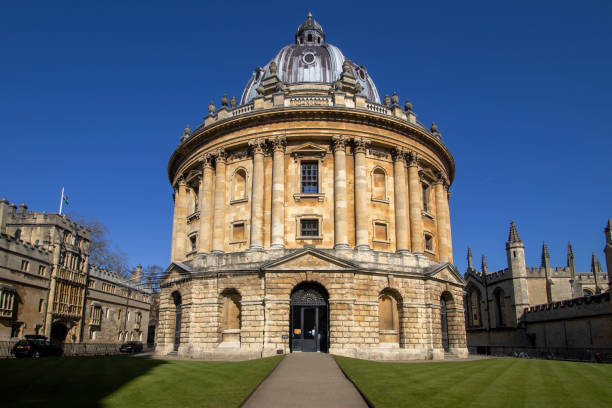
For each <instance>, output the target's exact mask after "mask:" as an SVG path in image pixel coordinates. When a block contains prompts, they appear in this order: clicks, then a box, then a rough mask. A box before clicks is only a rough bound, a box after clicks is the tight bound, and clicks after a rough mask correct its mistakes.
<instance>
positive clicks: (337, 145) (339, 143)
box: [332, 135, 348, 153]
mask: <svg viewBox="0 0 612 408" xmlns="http://www.w3.org/2000/svg"><path fill="white" fill-rule="evenodd" d="M347 142H348V139H347V138H346V137H344V136H342V135H334V136H332V145H333V149H334V153H335V152H336V151H338V150H342V151H345V150H346V143H347Z"/></svg>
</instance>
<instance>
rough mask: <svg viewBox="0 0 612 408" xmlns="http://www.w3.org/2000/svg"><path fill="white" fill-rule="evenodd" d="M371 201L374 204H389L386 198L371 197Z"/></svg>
mask: <svg viewBox="0 0 612 408" xmlns="http://www.w3.org/2000/svg"><path fill="white" fill-rule="evenodd" d="M372 201H374V202H375V203H383V204H389V199H388V198H376V197H372Z"/></svg>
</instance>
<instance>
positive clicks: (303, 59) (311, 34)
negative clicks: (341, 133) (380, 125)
mask: <svg viewBox="0 0 612 408" xmlns="http://www.w3.org/2000/svg"><path fill="white" fill-rule="evenodd" d="M272 62H274V64H275V66H276V67H274V64H273V66H272V71H271V68H270V64H272ZM345 62H347V63H348V66H346V68H348V71H349V72H350V74H351V75H352V76H353V77H355V79H356V81H357V83H359V85H361V87H360V89H361V94H362V95H363V96H365V97H366V99H367V100H368V101H371V102H376V103H380V97H379V95H378V90H377V89H376V85H374V81H373V80H372V78H371V77H370V75H369V73H368V70H367V69H366V68H365V67H364V66H363V65H357V64H356V63H354V62H353V61H351V60H348V59H347V58H346V57H345V56H344V54H342V51H340V49H339V48H338V47H336V46H335V45H332V44H329V43H327V42H326V41H325V32H324V31H323V27H321V25H320V24H319V23H318V22H317V21H316V20H315V19H313V18H312V14H310V13H309V14H308V18H307V19H306V21H304V22H303V23H302V24H300V26H299V27H298V29H297V32H296V33H295V43H294V44H289V45H286V46H285V47H283V48H282V49H281V50H280V51H279V52H278V53H277V54H276V56H275V57H274V58H273V59H272V60H271V61H270V62H268V63H267V64H266V65H265V66H263V67H257V68H255V70H254V71H253V74H252V75H251V78H250V79H249V81H248V83H247V85H246V87H245V88H244V91H243V93H242V99H241V104H245V103H249V102H250V101H252V100H253V98H255V97H257V95H258V91H257V89H258V88H259V87H260V86H261V85H262V81H263V80H264V79H265V78H268V77H270V76H272V75H274V74H276V76H278V78H279V80H280V81H282V82H283V83H285V84H287V85H289V84H313V85H314V84H332V83H334V82H336V81H338V80H340V79H341V76H342V73H343V65H344V63H345ZM275 68H276V69H275Z"/></svg>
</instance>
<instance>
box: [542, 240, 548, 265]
mask: <svg viewBox="0 0 612 408" xmlns="http://www.w3.org/2000/svg"><path fill="white" fill-rule="evenodd" d="M540 267H541V268H550V255H549V254H548V247H547V246H546V242H542V263H541V264H540Z"/></svg>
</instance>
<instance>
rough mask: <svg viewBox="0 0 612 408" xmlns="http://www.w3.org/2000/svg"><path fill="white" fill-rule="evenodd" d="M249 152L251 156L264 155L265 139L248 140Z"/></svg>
mask: <svg viewBox="0 0 612 408" xmlns="http://www.w3.org/2000/svg"><path fill="white" fill-rule="evenodd" d="M249 151H250V152H251V154H252V155H256V154H264V153H265V151H266V141H265V139H254V140H249Z"/></svg>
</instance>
